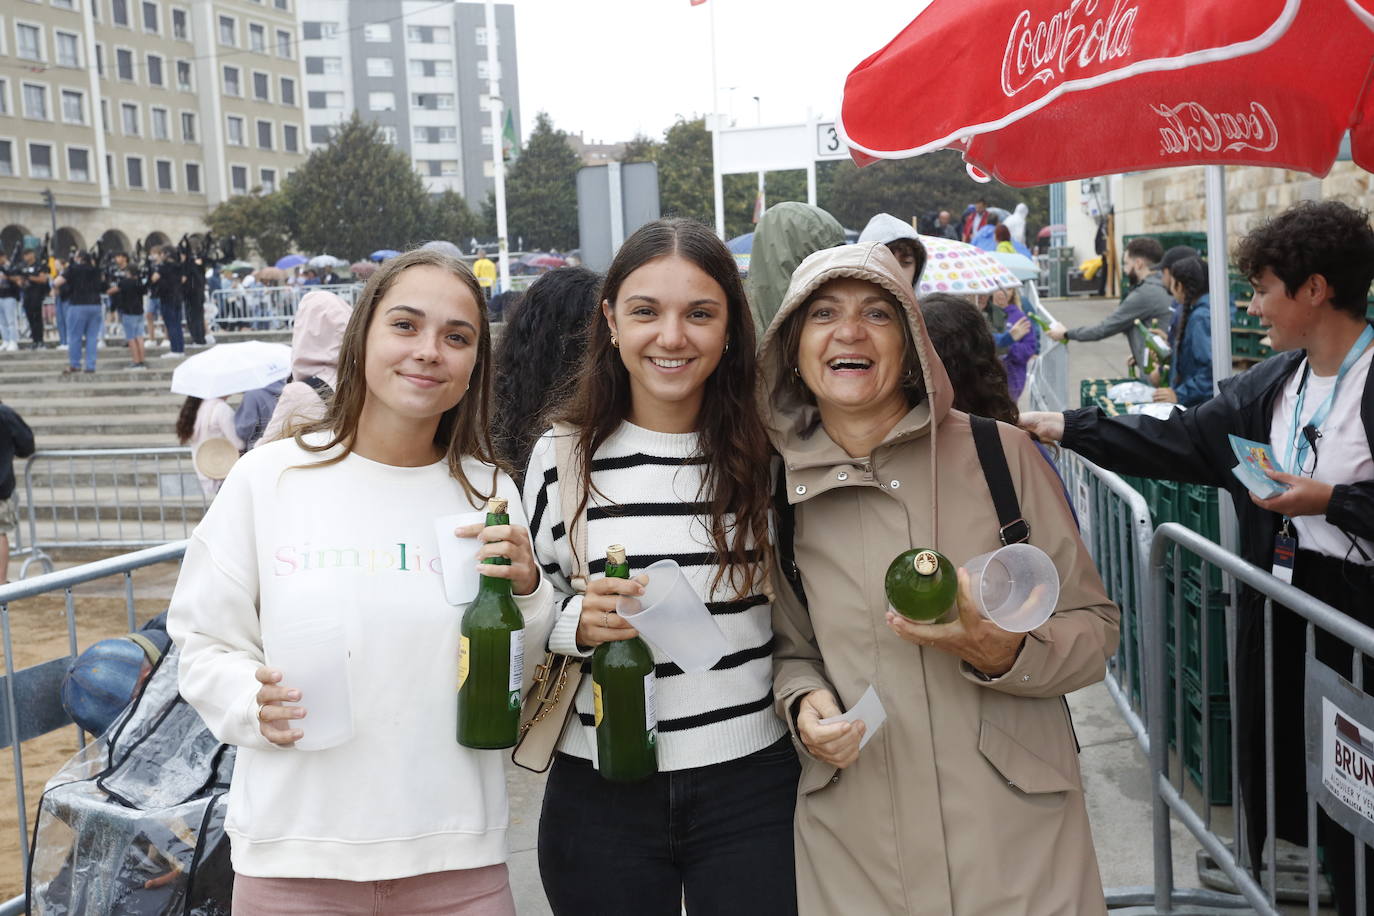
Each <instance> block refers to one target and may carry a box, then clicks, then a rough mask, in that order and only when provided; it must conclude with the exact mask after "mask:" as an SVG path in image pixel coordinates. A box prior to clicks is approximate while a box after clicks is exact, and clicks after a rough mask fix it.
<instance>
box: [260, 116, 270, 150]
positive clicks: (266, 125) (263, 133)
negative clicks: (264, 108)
mask: <svg viewBox="0 0 1374 916" xmlns="http://www.w3.org/2000/svg"><path fill="white" fill-rule="evenodd" d="M271 148H272V122H271V121H258V149H271Z"/></svg>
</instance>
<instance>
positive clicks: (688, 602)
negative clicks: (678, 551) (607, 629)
mask: <svg viewBox="0 0 1374 916" xmlns="http://www.w3.org/2000/svg"><path fill="white" fill-rule="evenodd" d="M640 572H641V573H643V574H644V575H646V576H648V577H649V582H648V584H647V585H645V586H644V594H643V595H641V596H639V597H638V598H631V597H628V596H623V595H622V596H621V597H620V599H619V600H618V601H617V602H616V612H617V613H619V614H620V616H621V617H624V618H625V619H626V620H628V621H629V622H630V625H631V626H633V627H634V628H635V629H636V630H638V631H639V633H640V635H641V636H643V637H644V638H645V639H647V640H648V641H649V642H651V643H653V644H654V645H655V646H656V647H657V648H659V649H662V650H663V652H664V654H666V655H667V656H668V657H669V658H671V659H672V660H673V661H674V662H676V663H677V666H678V667H679V668H681V669H682V670H683V671H690V672H699V671H709V670H710V669H711V666H713V665H714V664H715V663H716V662H718V661H720V659H721V656H722V655H724V654H725V652H726V650H728V649H729V648H730V644H729V643H728V642H727V641H726V639H725V634H724V633H722V632H721V631H720V627H719V626H717V625H716V621H715V619H714V618H712V617H711V612H710V611H708V610H707V609H706V605H705V604H703V603H702V601H701V599H700V598H699V597H697V593H696V590H695V589H693V588H692V585H691V583H690V582H688V581H687V577H686V576H684V575H683V574H682V567H680V566H678V565H677V563H676V562H675V561H673V560H659V561H658V562H657V563H651V564H650V565H649V566H648V567H646V568H645V569H642V570H640Z"/></svg>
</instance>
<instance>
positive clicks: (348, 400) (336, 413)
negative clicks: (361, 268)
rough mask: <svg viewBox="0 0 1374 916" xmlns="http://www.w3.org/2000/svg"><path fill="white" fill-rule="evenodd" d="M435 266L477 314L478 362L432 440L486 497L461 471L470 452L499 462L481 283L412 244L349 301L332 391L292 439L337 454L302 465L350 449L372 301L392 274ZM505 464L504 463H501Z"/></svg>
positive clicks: (468, 487)
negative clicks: (313, 438)
mask: <svg viewBox="0 0 1374 916" xmlns="http://www.w3.org/2000/svg"><path fill="white" fill-rule="evenodd" d="M422 266H424V267H438V268H440V269H442V270H446V271H448V272H449V273H451V274H453V276H455V277H457V278H458V279H459V280H461V281H462V282H463V285H464V286H466V287H467V288H468V291H469V292H470V293H471V294H472V298H473V301H474V302H476V303H477V314H478V315H479V316H480V319H481V327H480V328H479V329H478V332H477V362H476V364H475V365H474V366H473V368H472V379H471V381H470V382H469V384H468V390H467V394H466V395H464V396H463V399H462V400H461V401H459V402H458V403H457V405H455V406H453V407H450V408H449V409H448V410H446V411H444V414H443V416H441V417H440V418H439V426H438V428H437V429H436V430H435V431H434V444H435V445H436V446H437V447H438V448H440V449H441V450H442V451H443V452H444V455H445V458H446V459H447V460H448V469H449V473H450V474H452V475H453V478H454V479H455V480H457V481H458V483H460V484H461V485H462V487H463V492H464V493H465V494H466V495H467V498H468V501H469V502H470V503H472V504H473V505H477V504H478V503H479V502H480V501H481V500H485V499H487V498H489V497H490V495H491V494H490V493H482V492H481V491H479V490H478V489H477V488H476V487H474V486H473V484H472V482H471V481H470V480H468V478H467V475H466V474H465V473H463V457H464V456H471V457H473V458H476V459H477V460H479V461H482V462H485V463H486V464H490V465H493V466H494V467H497V468H501V465H500V463H499V462H498V461H497V459H496V450H495V449H494V448H493V447H492V443H491V429H490V427H491V417H490V404H491V375H492V372H491V322H490V321H489V320H488V318H487V306H486V299H485V297H484V296H483V295H482V287H481V285H479V284H478V282H477V278H476V277H474V276H473V275H472V271H471V270H469V269H468V267H467V265H466V264H464V263H463V262H462V261H460V260H458V259H457V258H454V257H451V256H449V255H446V254H443V253H442V252H439V251H434V250H433V249H428V248H416V249H414V250H413V251H407V252H406V253H405V254H403V255H399V256H397V257H394V258H391V259H389V260H387V261H384V262H383V263H382V266H381V268H380V269H378V271H377V272H376V273H374V274H373V275H372V276H371V278H369V279H368V281H367V285H366V286H364V287H363V291H362V293H360V294H359V295H358V301H357V302H356V303H355V304H354V306H353V315H352V317H351V318H349V319H348V327H346V328H345V329H344V334H343V343H342V344H341V345H340V347H339V366H338V373H339V375H338V383H337V384H336V385H335V386H334V397H333V398H331V399H330V401H329V407H328V408H327V409H326V410H325V415H324V417H323V418H322V419H320V420H317V421H315V422H313V423H309V424H306V425H304V426H300V427H297V428H296V429H294V430H293V432H294V434H295V439H296V444H297V445H298V446H300V447H301V448H302V449H304V450H305V451H307V452H324V451H328V450H329V449H332V448H334V447H336V446H339V447H340V451H339V453H338V454H337V455H334V456H333V457H331V458H329V459H327V460H325V461H320V462H317V463H315V464H310V465H303V467H324V466H326V465H330V464H334V463H335V462H338V461H342V460H343V459H344V458H346V457H348V456H349V455H350V454H351V453H352V451H353V445H354V442H355V441H356V439H357V436H358V418H359V417H360V416H362V412H363V403H364V402H365V401H366V400H367V379H366V378H365V377H364V372H363V367H364V366H366V364H367V330H368V328H369V327H370V326H371V324H372V318H373V316H374V315H375V314H376V312H377V305H378V304H379V303H380V302H381V301H382V297H383V296H385V295H386V294H387V291H388V290H390V289H391V287H392V285H394V284H395V282H396V278H397V277H398V276H400V275H401V272H402V271H405V270H407V269H409V268H411V267H422ZM311 433H326V434H328V439H327V441H324V442H322V443H320V444H318V445H312V444H310V443H308V442H306V441H305V436H307V435H310V434H311ZM501 469H502V470H504V468H501ZM495 490H496V480H495V475H494V474H493V475H492V484H491V492H492V493H494V492H495Z"/></svg>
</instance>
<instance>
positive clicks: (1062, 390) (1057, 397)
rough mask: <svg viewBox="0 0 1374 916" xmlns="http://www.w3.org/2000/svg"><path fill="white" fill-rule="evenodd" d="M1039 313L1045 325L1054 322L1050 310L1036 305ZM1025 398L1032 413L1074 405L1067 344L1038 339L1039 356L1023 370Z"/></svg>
mask: <svg viewBox="0 0 1374 916" xmlns="http://www.w3.org/2000/svg"><path fill="white" fill-rule="evenodd" d="M1035 308H1036V311H1038V312H1039V313H1040V314H1041V315H1042V316H1043V317H1044V318H1045V320H1046V321H1049V322H1051V323H1053V322H1054V320H1055V319H1054V316H1053V315H1051V314H1050V312H1049V310H1048V309H1046V308H1045V306H1044V305H1043V304H1041V303H1039V302H1037V304H1036V306H1035ZM1026 397H1027V399H1028V400H1029V402H1030V409H1031V410H1050V411H1054V412H1056V413H1058V412H1059V411H1062V410H1068V409H1070V408H1071V407H1075V406H1077V405H1075V404H1070V403H1069V348H1068V345H1067V344H1064V343H1060V342H1059V341H1056V340H1052V339H1050V335H1048V334H1043V333H1042V334H1041V335H1040V352H1039V353H1038V354H1036V355H1035V357H1034V358H1032V359H1031V361H1030V365H1029V366H1027V367H1026Z"/></svg>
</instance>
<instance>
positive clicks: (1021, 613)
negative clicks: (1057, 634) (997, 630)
mask: <svg viewBox="0 0 1374 916" xmlns="http://www.w3.org/2000/svg"><path fill="white" fill-rule="evenodd" d="M964 569H966V570H968V574H969V586H970V589H971V591H972V594H973V602H974V604H975V605H976V606H977V608H978V611H979V613H981V614H982V615H983V616H984V617H986V618H987V619H988V620H991V621H992V622H993V623H995V624H997V625H998V626H999V627H1001V628H1002V629H1004V630H1006V631H1008V632H1010V633H1028V632H1030V631H1031V630H1034V629H1035V628H1036V627H1038V626H1040V625H1041V624H1042V623H1044V622H1045V621H1046V620H1049V619H1050V615H1051V614H1053V613H1054V606H1055V604H1056V603H1058V601H1059V570H1057V569H1055V567H1054V561H1053V560H1051V559H1050V557H1049V554H1047V553H1045V551H1043V550H1041V549H1040V548H1039V547H1032V546H1031V545H1030V544H1009V545H1007V546H1006V547H1003V548H1001V549H999V550H994V551H993V552H992V553H985V554H982V555H981V556H977V557H974V558H973V559H972V560H969V561H968V562H967V563H965V564H964Z"/></svg>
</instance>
